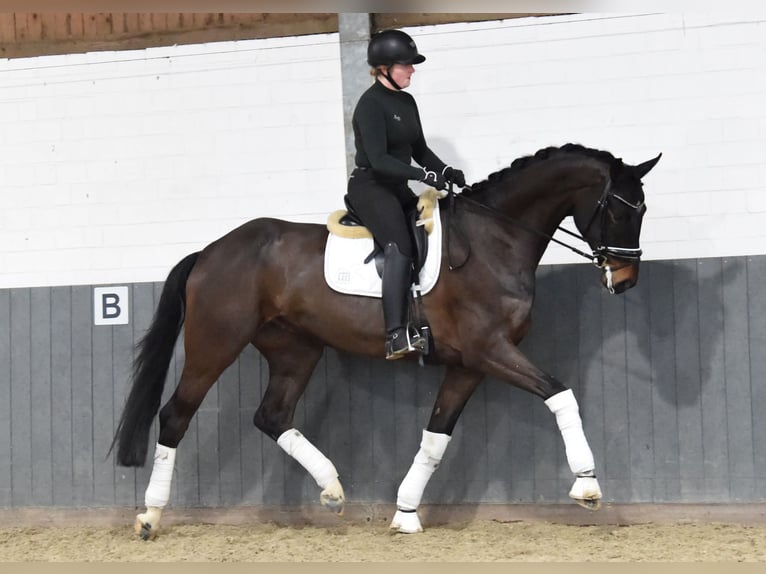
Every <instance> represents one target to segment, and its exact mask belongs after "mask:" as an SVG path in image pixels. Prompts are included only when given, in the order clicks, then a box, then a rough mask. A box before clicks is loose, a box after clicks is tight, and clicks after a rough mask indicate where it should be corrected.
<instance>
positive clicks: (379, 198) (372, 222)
mask: <svg viewBox="0 0 766 574" xmlns="http://www.w3.org/2000/svg"><path fill="white" fill-rule="evenodd" d="M397 192H399V194H398V195H397ZM407 194H409V195H410V196H412V197H411V198H410V197H407ZM399 195H402V196H403V197H404V199H405V201H406V202H407V204H406V205H402V200H400V198H399ZM348 201H349V203H350V204H351V207H352V208H353V209H354V211H355V212H356V213H357V215H358V216H359V217H360V219H361V220H362V223H364V225H365V226H366V227H367V228H368V229H369V230H370V232H371V233H372V236H373V237H374V238H375V242H376V243H377V244H378V245H379V246H380V247H381V248H384V247H385V246H386V245H387V244H388V243H396V245H397V246H398V247H399V251H400V252H401V254H402V255H404V256H406V257H410V258H412V257H414V256H415V250H414V248H413V245H412V238H411V237H410V231H409V226H408V223H407V214H406V211H407V210H408V209H411V208H413V207H414V206H415V205H416V203H417V196H415V194H413V193H412V192H411V191H410V190H409V188H407V187H406V186H404V188H403V189H391V188H389V187H387V186H384V185H382V184H381V183H379V182H378V181H376V180H374V179H373V178H372V177H370V176H369V175H368V174H367V173H366V172H361V173H360V172H359V170H356V171H355V172H354V174H353V175H352V177H351V178H350V179H349V181H348Z"/></svg>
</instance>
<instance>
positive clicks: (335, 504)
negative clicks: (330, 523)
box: [319, 478, 346, 516]
mask: <svg viewBox="0 0 766 574" xmlns="http://www.w3.org/2000/svg"><path fill="white" fill-rule="evenodd" d="M319 503H320V504H321V505H322V506H324V507H326V508H327V509H328V510H332V511H333V512H334V513H335V514H337V515H338V516H342V515H343V508H344V505H345V503H346V496H345V495H344V494H343V487H342V486H341V484H340V481H339V480H338V479H337V478H336V479H335V480H334V481H333V482H332V483H331V484H329V485H328V486H327V488H325V489H324V490H323V491H322V493H321V494H320V495H319Z"/></svg>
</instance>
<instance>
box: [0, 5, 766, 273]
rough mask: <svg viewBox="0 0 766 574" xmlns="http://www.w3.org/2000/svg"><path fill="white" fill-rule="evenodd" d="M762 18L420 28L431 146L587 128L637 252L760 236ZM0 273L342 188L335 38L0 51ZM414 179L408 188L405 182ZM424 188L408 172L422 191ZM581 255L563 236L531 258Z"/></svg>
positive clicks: (554, 137)
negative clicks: (621, 182)
mask: <svg viewBox="0 0 766 574" xmlns="http://www.w3.org/2000/svg"><path fill="white" fill-rule="evenodd" d="M765 22H766V20H765V19H764V18H763V17H762V16H757V15H750V16H742V15H727V14H723V13H717V14H702V13H694V14H643V15H642V14H637V15H627V14H584V15H574V16H554V17H545V18H530V19H521V20H509V21H499V22H485V23H471V24H450V25H443V26H431V27H422V28H413V29H410V30H408V31H409V32H411V33H412V34H413V36H415V38H416V40H417V43H418V46H419V48H420V50H421V51H422V52H423V53H425V54H426V55H427V56H428V60H427V61H426V62H425V63H424V64H423V65H421V66H419V67H418V73H417V74H416V75H415V78H414V81H413V85H412V88H411V90H410V91H411V92H412V93H413V94H414V95H415V96H416V98H417V99H418V103H419V105H420V109H421V115H422V117H423V121H424V124H425V130H426V133H427V135H428V139H429V143H430V145H431V147H432V148H434V150H435V151H437V153H439V154H440V155H441V156H442V157H443V158H444V159H445V160H446V161H448V162H450V163H454V164H456V165H459V166H460V167H462V168H463V169H464V170H465V171H466V173H467V176H468V179H469V180H479V179H483V178H484V177H486V176H487V175H488V174H489V173H490V172H492V171H495V170H497V169H500V168H502V167H503V166H505V165H507V164H508V163H510V161H512V160H513V159H514V158H516V157H518V156H521V155H526V154H529V153H533V152H535V151H536V150H537V149H539V148H542V147H545V146H548V145H561V144H563V143H566V142H570V141H573V142H579V143H582V144H584V145H587V146H589V147H595V148H600V149H605V150H608V151H611V152H613V153H614V154H615V155H617V156H620V157H622V158H624V159H625V160H626V161H628V162H630V163H639V162H641V161H644V160H646V159H649V158H650V157H653V156H655V155H656V154H657V153H659V152H660V151H661V152H663V154H664V155H663V158H662V160H661V161H660V163H659V164H658V166H657V167H656V168H655V170H654V171H653V172H651V173H650V174H649V175H648V176H647V177H646V179H645V183H646V186H645V188H646V191H647V194H648V197H647V202H648V206H649V211H648V214H647V217H646V220H645V224H644V232H643V247H644V252H645V258H647V259H666V258H682V257H708V256H709V257H713V256H716V257H717V256H734V255H748V254H759V253H764V252H766V199H764V198H765V197H766V191H765V190H764V189H763V187H764V184H763V182H764V181H766V23H765ZM0 75H1V76H0V77H2V82H0V200H1V201H2V206H3V207H2V210H0V288H2V287H19V286H34V285H58V284H96V283H110V282H118V281H120V282H131V281H155V280H162V279H164V277H165V274H166V273H167V270H168V269H169V267H170V266H172V264H173V263H175V262H176V261H177V260H178V259H179V258H180V257H181V256H183V255H184V254H186V253H187V252H190V251H192V250H196V249H199V248H201V247H202V246H204V245H205V244H206V243H208V242H209V241H210V240H212V239H215V238H216V237H218V236H220V235H221V234H223V233H225V232H226V231H228V230H230V229H231V228H233V227H234V226H236V225H238V224H239V223H241V222H243V221H245V220H247V219H250V218H252V217H258V216H274V217H284V218H287V219H291V220H294V221H315V222H323V221H324V218H325V216H326V214H327V213H329V212H330V211H333V210H334V209H336V208H338V207H339V206H340V205H341V201H342V199H341V198H342V194H343V191H344V189H345V151H344V149H343V146H344V136H343V118H342V102H341V97H342V95H341V94H342V91H341V77H340V64H339V47H338V37H337V35H333V34H331V35H321V36H307V37H295V38H284V39H272V40H258V41H249V42H226V43H217V44H206V45H198V46H183V47H170V48H162V49H152V50H145V51H131V52H111V53H93V54H86V55H69V56H58V57H46V58H32V59H21V60H10V61H0ZM413 187H416V186H413ZM416 189H417V187H416ZM570 261H579V259H578V258H577V257H576V256H574V255H571V254H570V253H569V252H568V251H566V250H564V249H563V248H560V247H557V246H555V245H553V246H551V248H550V249H549V250H548V252H547V253H546V255H545V257H544V259H543V263H557V262H570Z"/></svg>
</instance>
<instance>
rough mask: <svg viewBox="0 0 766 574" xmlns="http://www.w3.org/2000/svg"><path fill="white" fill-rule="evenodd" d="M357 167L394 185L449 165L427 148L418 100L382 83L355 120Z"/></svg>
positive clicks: (361, 105) (372, 89)
mask: <svg viewBox="0 0 766 574" xmlns="http://www.w3.org/2000/svg"><path fill="white" fill-rule="evenodd" d="M352 126H353V128H354V144H355V146H356V158H355V161H356V165H357V166H359V167H366V168H370V169H372V171H373V172H374V173H375V175H376V176H379V177H380V178H381V179H384V180H387V181H390V182H391V183H393V184H406V182H407V180H410V179H416V180H420V179H422V178H423V170H422V169H419V168H417V167H415V166H413V165H412V164H411V160H412V159H414V160H415V161H416V162H417V163H418V164H419V165H421V166H423V167H425V168H427V169H428V170H430V171H436V172H439V173H441V172H442V171H443V170H444V168H445V167H446V166H445V163H444V162H443V161H442V160H441V159H439V157H438V156H437V155H436V154H435V153H434V152H433V151H431V149H430V148H429V147H428V145H427V144H426V139H425V137H424V135H423V128H422V125H421V123H420V114H419V113H418V106H417V104H416V103H415V98H413V97H412V95H410V94H408V93H407V92H402V91H394V90H389V89H388V88H386V87H385V86H384V85H383V84H381V83H380V82H379V81H375V83H374V84H373V85H372V86H370V87H369V88H368V89H367V90H366V91H365V92H364V93H363V94H362V96H361V97H360V98H359V101H358V102H357V104H356V108H355V109H354V115H353V119H352Z"/></svg>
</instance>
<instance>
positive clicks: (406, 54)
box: [367, 30, 426, 68]
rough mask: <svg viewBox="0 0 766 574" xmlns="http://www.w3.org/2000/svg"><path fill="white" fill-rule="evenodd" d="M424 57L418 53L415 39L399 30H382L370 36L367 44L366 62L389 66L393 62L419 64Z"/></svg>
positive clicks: (373, 64) (372, 64)
mask: <svg viewBox="0 0 766 574" xmlns="http://www.w3.org/2000/svg"><path fill="white" fill-rule="evenodd" d="M425 59H426V57H425V56H423V55H422V54H418V47H417V46H416V45H415V41H414V40H413V39H412V38H411V37H410V36H409V35H408V34H405V33H404V32H402V31H401V30H383V31H382V32H377V33H375V34H374V35H373V36H372V38H370V43H369V44H368V46H367V63H368V64H370V66H372V67H373V68H375V67H377V66H387V67H391V66H393V65H394V64H404V65H405V66H407V65H410V64H420V63H422V62H425Z"/></svg>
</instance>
